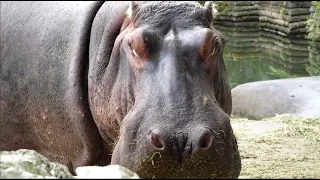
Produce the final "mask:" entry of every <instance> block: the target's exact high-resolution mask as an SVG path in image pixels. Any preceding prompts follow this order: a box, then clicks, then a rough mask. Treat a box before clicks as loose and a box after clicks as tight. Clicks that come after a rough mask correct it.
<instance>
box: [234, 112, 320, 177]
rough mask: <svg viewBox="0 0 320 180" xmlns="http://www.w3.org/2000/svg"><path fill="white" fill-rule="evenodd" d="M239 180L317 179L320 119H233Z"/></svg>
mask: <svg viewBox="0 0 320 180" xmlns="http://www.w3.org/2000/svg"><path fill="white" fill-rule="evenodd" d="M231 124H232V126H233V131H234V133H235V135H236V137H237V140H238V146H239V151H240V156H241V159H242V170H241V173H240V178H320V169H319V167H320V118H300V117H297V116H294V115H279V116H275V117H273V118H267V119H263V120H257V121H254V120H247V119H239V118H232V119H231Z"/></svg>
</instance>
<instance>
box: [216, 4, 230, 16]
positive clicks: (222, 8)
mask: <svg viewBox="0 0 320 180" xmlns="http://www.w3.org/2000/svg"><path fill="white" fill-rule="evenodd" d="M215 4H216V8H217V11H218V12H219V13H220V14H227V13H228V11H229V5H230V1H216V2H215Z"/></svg>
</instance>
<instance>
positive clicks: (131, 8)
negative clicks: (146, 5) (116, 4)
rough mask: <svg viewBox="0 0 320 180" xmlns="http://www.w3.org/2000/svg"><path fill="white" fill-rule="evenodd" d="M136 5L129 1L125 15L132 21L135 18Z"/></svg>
mask: <svg viewBox="0 0 320 180" xmlns="http://www.w3.org/2000/svg"><path fill="white" fill-rule="evenodd" d="M137 6H138V5H137V3H136V2H134V1H129V8H128V10H127V15H128V17H129V18H130V19H132V18H133V17H134V16H135V11H136V8H137Z"/></svg>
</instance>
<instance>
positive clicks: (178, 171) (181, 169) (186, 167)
mask: <svg viewBox="0 0 320 180" xmlns="http://www.w3.org/2000/svg"><path fill="white" fill-rule="evenodd" d="M235 155H236V154H235ZM234 159H236V158H234ZM226 164H227V162H222V161H221V160H220V159H219V158H217V157H215V156H213V155H209V154H207V155H201V156H199V155H197V156H190V157H188V158H186V159H184V161H183V162H179V161H177V160H176V159H173V158H172V155H170V154H169V153H166V152H162V151H155V152H153V153H150V154H149V155H148V156H147V157H146V158H144V159H143V160H142V161H140V165H139V166H138V167H137V169H136V170H135V172H136V173H137V174H138V175H139V176H140V177H141V178H146V179H149V178H152V179H154V178H157V179H159V178H160V179H162V178H170V179H172V178H174V179H175V178H182V179H191V178H192V179H198V178H211V179H217V178H219V179H220V178H222V179H230V178H234V179H235V178H237V177H238V176H239V174H240V166H241V165H240V162H239V161H236V160H234V163H231V164H230V163H229V167H226ZM230 166H231V168H230ZM233 167H235V168H233Z"/></svg>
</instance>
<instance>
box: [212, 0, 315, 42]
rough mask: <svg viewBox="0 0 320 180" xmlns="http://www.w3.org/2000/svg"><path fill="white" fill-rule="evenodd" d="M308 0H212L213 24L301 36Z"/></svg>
mask: <svg viewBox="0 0 320 180" xmlns="http://www.w3.org/2000/svg"><path fill="white" fill-rule="evenodd" d="M311 2H312V1H214V3H215V4H216V8H217V10H218V12H219V15H218V17H217V19H216V20H215V22H214V23H215V24H219V25H224V26H237V27H248V26H250V27H259V28H261V29H263V30H265V31H270V32H274V33H277V34H280V35H282V36H294V37H303V38H304V37H305V35H306V33H307V31H306V21H307V19H308V18H309V17H310V14H311V13H313V11H314V8H313V7H312V4H311Z"/></svg>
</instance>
